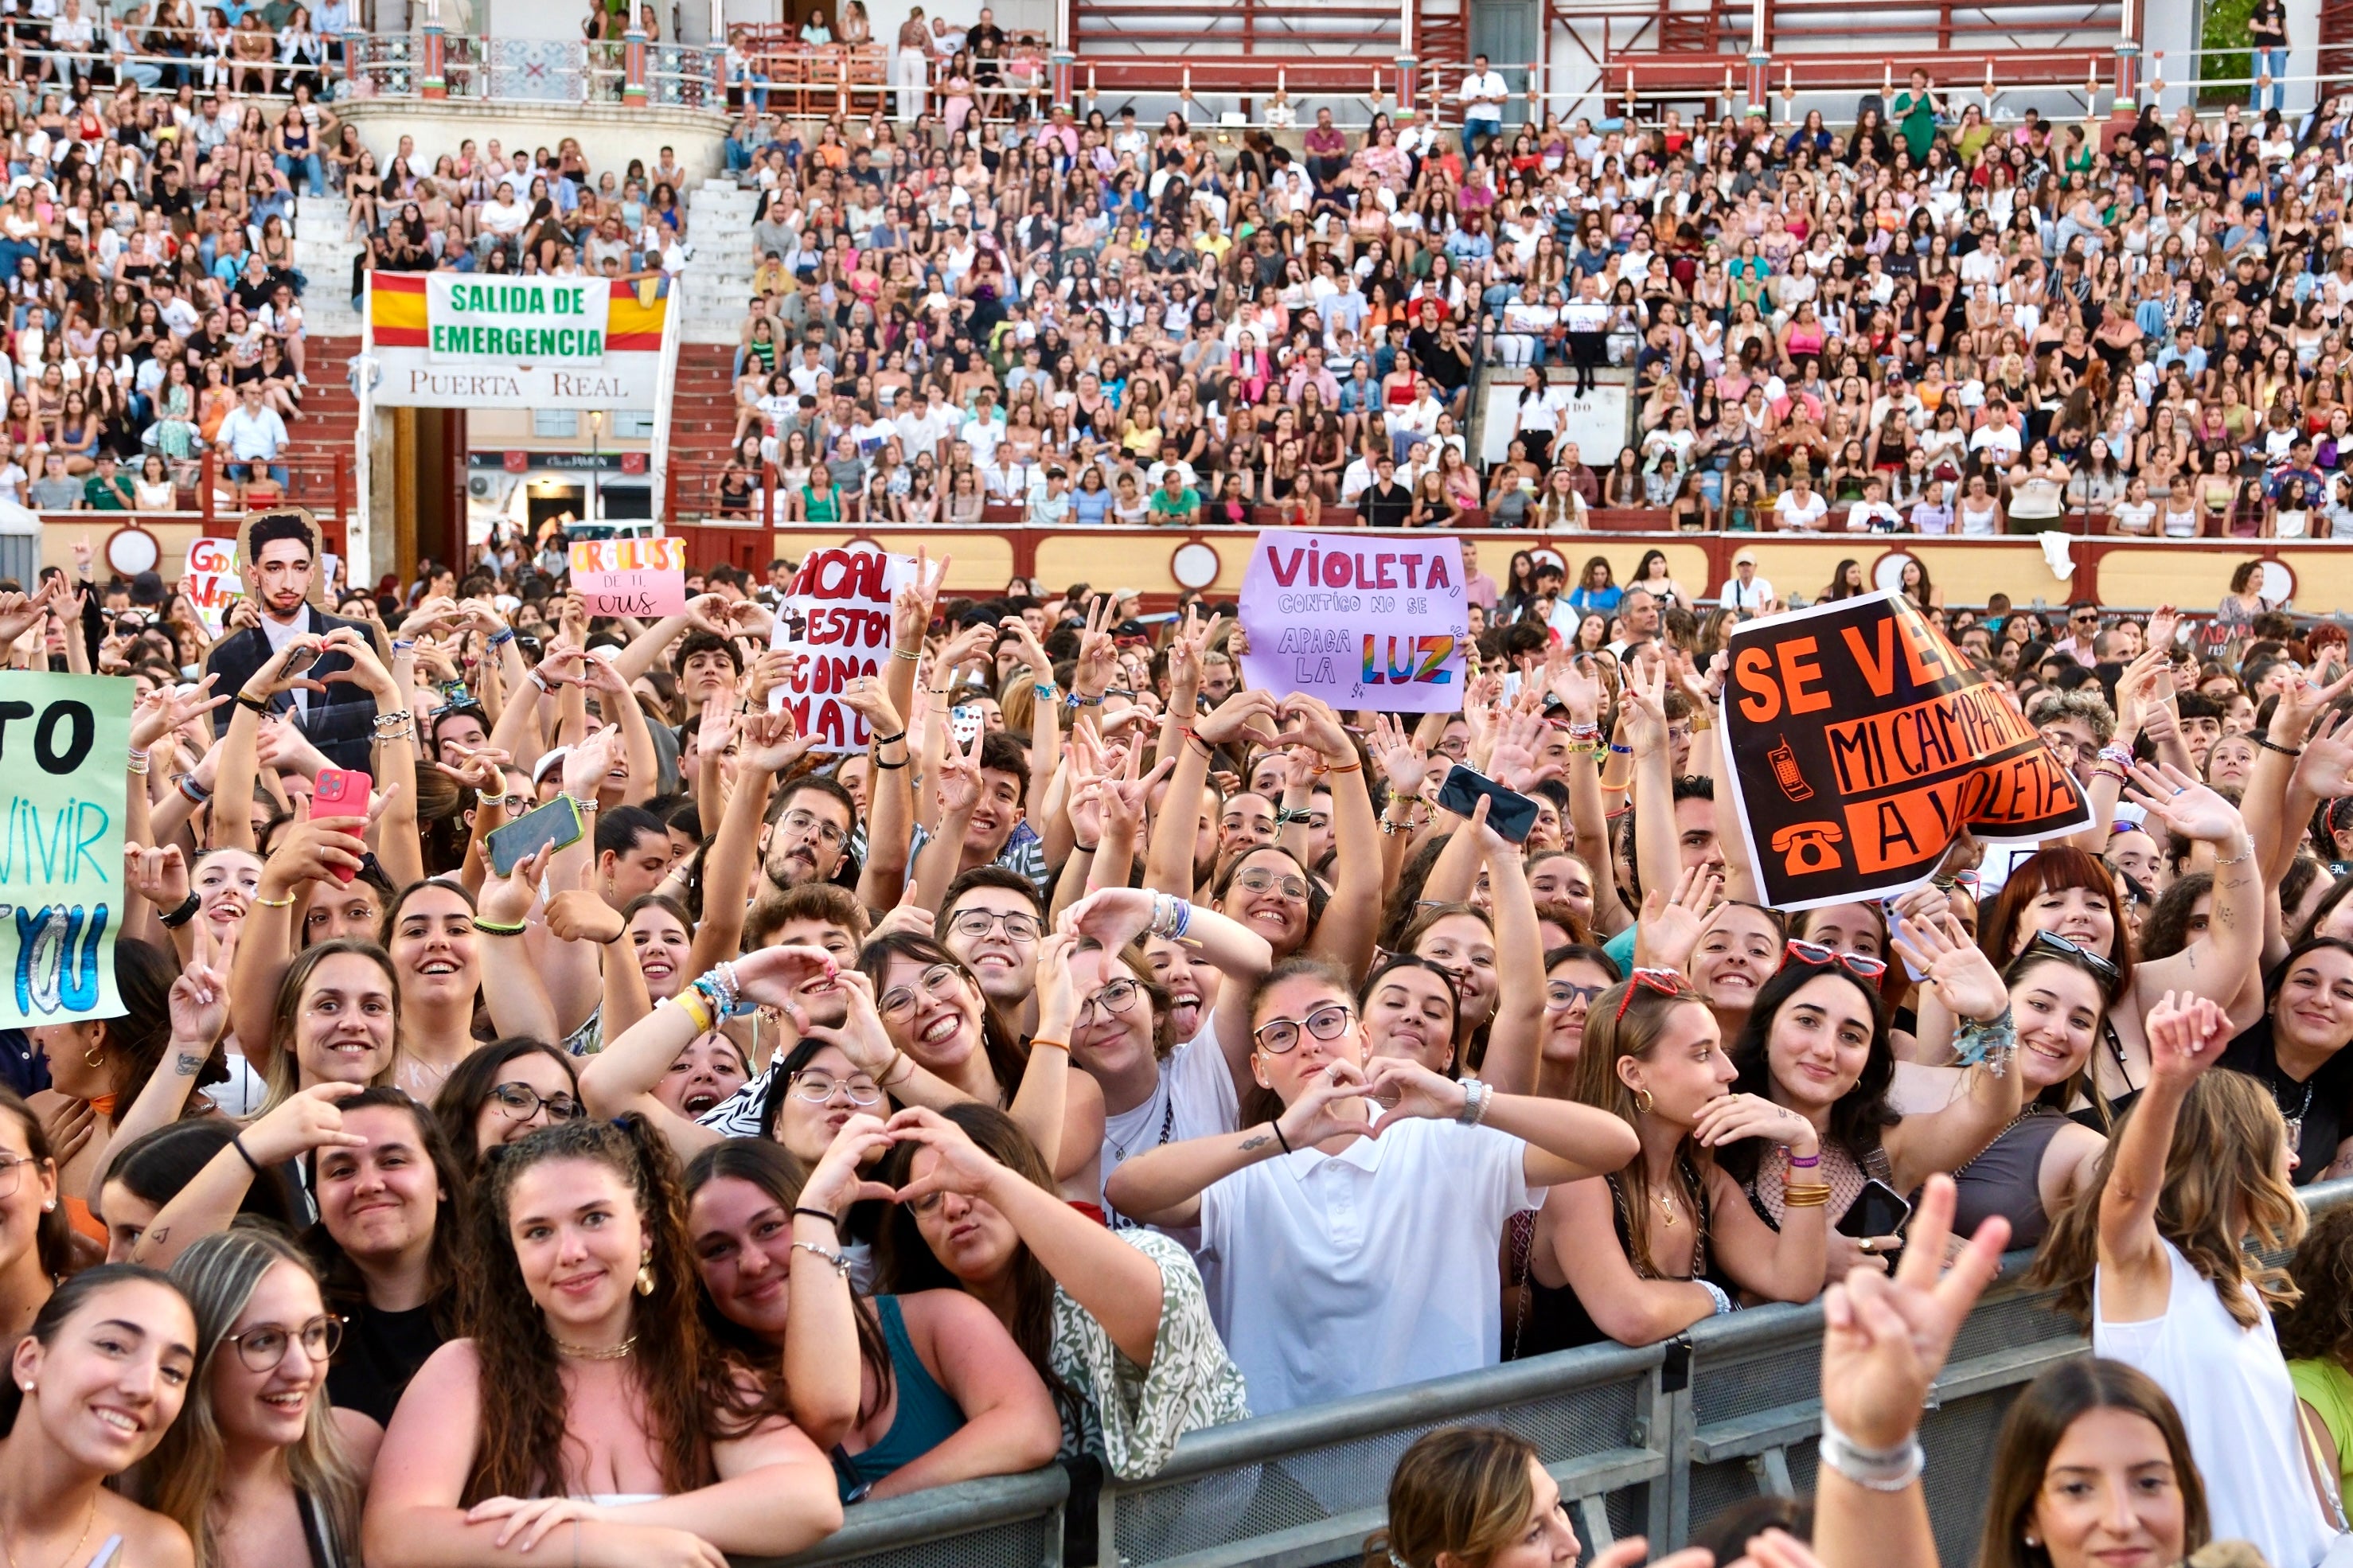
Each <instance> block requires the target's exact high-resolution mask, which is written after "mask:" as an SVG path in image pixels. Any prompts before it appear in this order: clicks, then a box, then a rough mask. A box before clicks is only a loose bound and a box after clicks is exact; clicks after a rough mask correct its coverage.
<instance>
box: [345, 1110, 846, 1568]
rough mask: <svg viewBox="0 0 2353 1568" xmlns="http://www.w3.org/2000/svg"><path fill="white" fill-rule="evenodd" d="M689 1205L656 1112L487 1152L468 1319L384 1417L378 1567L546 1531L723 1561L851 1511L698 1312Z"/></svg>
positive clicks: (508, 1543) (471, 1551)
mask: <svg viewBox="0 0 2353 1568" xmlns="http://www.w3.org/2000/svg"><path fill="white" fill-rule="evenodd" d="M684 1212H685V1211H684V1200H683V1199H682V1197H681V1194H680V1192H679V1186H678V1179H677V1177H676V1175H675V1174H674V1173H673V1171H672V1166H671V1163H670V1150H669V1148H668V1147H667V1145H665V1144H664V1143H663V1142H662V1140H661V1136H660V1134H659V1132H657V1131H655V1130H654V1129H653V1128H652V1127H651V1126H650V1125H649V1124H648V1123H647V1122H646V1121H644V1119H643V1118H640V1117H634V1116H632V1117H625V1118H623V1119H622V1120H621V1121H617V1122H610V1123H598V1122H589V1121H568V1122H565V1123H564V1124H563V1125H561V1126H557V1127H550V1128H547V1129H545V1130H543V1131H539V1132H535V1133H533V1134H532V1135H531V1136H530V1137H529V1138H526V1139H524V1140H523V1141H522V1142H520V1143H516V1144H512V1145H509V1146H507V1147H506V1148H504V1149H502V1150H501V1152H499V1153H498V1154H497V1155H496V1156H495V1157H494V1158H493V1159H492V1161H491V1166H490V1173H489V1179H488V1181H487V1182H486V1184H485V1189H484V1191H483V1193H482V1194H481V1202H480V1208H479V1210H478V1211H477V1215H476V1223H475V1226H474V1248H475V1257H474V1263H473V1268H472V1269H471V1271H470V1277H469V1279H468V1280H467V1289H466V1299H467V1312H466V1319H467V1322H468V1324H469V1326H470V1328H471V1329H472V1331H473V1332H472V1333H471V1335H470V1337H468V1338H466V1339H462V1340H455V1341H452V1342H449V1343H448V1344H447V1345H444V1346H443V1347H442V1348H441V1349H440V1350H439V1351H438V1352H435V1353H434V1356H433V1359H432V1360H431V1361H429V1362H427V1363H426V1365H425V1368H424V1370H423V1371H421V1372H419V1373H417V1379H416V1381H415V1382H414V1383H412V1384H410V1386H409V1392H408V1394H407V1395H406V1397H405V1398H404V1399H403V1400H402V1401H401V1408H400V1413H399V1414H398V1415H395V1416H394V1417H393V1423H392V1428H391V1430H390V1431H388V1432H387V1433H385V1445H384V1448H383V1451H382V1453H381V1454H380V1455H379V1457H378V1459H377V1463H376V1473H375V1482H374V1484H373V1486H372V1488H371V1489H370V1495H369V1499H368V1509H367V1515H366V1518H365V1521H364V1523H363V1526H362V1536H363V1542H364V1550H365V1552H366V1556H367V1560H368V1562H369V1563H372V1564H378V1565H381V1568H425V1565H427V1564H443V1563H460V1562H464V1563H480V1562H484V1561H502V1560H505V1558H506V1556H507V1554H509V1553H513V1554H514V1555H515V1557H516V1558H517V1560H522V1553H526V1552H530V1551H532V1549H533V1548H534V1547H535V1546H537V1545H538V1544H540V1543H541V1542H543V1541H547V1542H549V1547H550V1552H562V1551H565V1549H567V1548H568V1550H569V1553H570V1555H571V1556H572V1557H573V1558H574V1560H575V1561H576V1562H579V1563H583V1564H596V1565H599V1568H603V1565H606V1564H610V1565H612V1568H625V1565H632V1564H639V1563H680V1564H686V1563H694V1564H702V1563H708V1564H711V1565H712V1568H718V1565H719V1563H720V1562H721V1554H722V1553H726V1552H734V1553H741V1554H744V1555H747V1556H784V1555H786V1554H789V1553H791V1552H797V1551H799V1550H801V1549H802V1548H803V1547H805V1546H807V1545H809V1544H810V1543H811V1542H815V1541H817V1540H818V1539H820V1538H821V1537H823V1536H825V1535H827V1534H828V1533H830V1532H831V1531H834V1530H836V1529H838V1528H839V1525H840V1522H841V1507H840V1504H839V1502H838V1501H837V1500H835V1497H834V1484H833V1478H832V1476H831V1474H830V1472H829V1471H828V1467H827V1465H826V1462H825V1459H824V1458H823V1457H822V1456H820V1455H819V1454H818V1452H817V1450H816V1448H815V1447H813V1446H812V1445H811V1444H810V1442H809V1440H808V1439H807V1437H806V1436H803V1435H802V1434H801V1433H800V1431H799V1430H798V1429H797V1428H796V1427H794V1426H792V1425H791V1424H790V1422H788V1421H786V1419H784V1417H783V1416H782V1415H780V1414H778V1413H777V1412H776V1410H775V1409H773V1408H772V1406H771V1405H770V1402H769V1400H768V1398H767V1397H766V1395H765V1394H764V1392H763V1389H762V1384H761V1381H760V1379H759V1378H758V1377H757V1376H756V1375H755V1374H754V1373H752V1371H751V1369H750V1368H748V1367H746V1366H744V1364H743V1363H740V1362H738V1361H735V1360H734V1359H733V1358H732V1357H730V1356H729V1355H728V1354H726V1353H725V1352H723V1351H722V1350H721V1349H720V1347H719V1346H718V1345H717V1344H716V1343H714V1342H713V1341H712V1337H711V1334H710V1331H709V1330H708V1329H707V1328H706V1327H705V1326H704V1323H703V1320H702V1315H701V1313H700V1311H699V1310H697V1309H698V1305H699V1302H698V1296H699V1291H698V1289H697V1282H696V1274H695V1268H694V1260H693V1258H692V1256H691V1249H690V1248H689V1247H688V1245H687V1240H686V1226H685V1219H684ZM818 1261H819V1262H822V1261H823V1260H822V1259H820V1260H818ZM567 1537H568V1538H569V1539H568V1540H567V1539H566V1538H567ZM551 1538H552V1539H551Z"/></svg>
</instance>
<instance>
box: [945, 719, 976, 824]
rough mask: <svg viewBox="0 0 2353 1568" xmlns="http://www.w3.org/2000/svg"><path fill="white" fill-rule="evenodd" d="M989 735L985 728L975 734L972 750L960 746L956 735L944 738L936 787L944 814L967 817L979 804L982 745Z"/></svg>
mask: <svg viewBox="0 0 2353 1568" xmlns="http://www.w3.org/2000/svg"><path fill="white" fill-rule="evenodd" d="M987 738H988V736H987V731H986V730H983V731H978V732H976V733H975V734H974V736H973V738H972V745H971V747H970V748H969V749H965V748H960V747H958V746H957V744H956V741H955V736H954V735H949V736H947V737H945V738H944V739H945V743H944V745H942V746H941V748H940V767H939V775H940V776H939V781H938V783H937V784H936V785H935V786H934V790H935V795H934V798H935V799H937V801H938V802H939V807H940V814H941V816H944V817H945V816H970V815H971V813H972V811H973V808H974V807H976V806H977V805H979V804H980V790H981V782H980V747H981V742H983V741H985V740H987Z"/></svg>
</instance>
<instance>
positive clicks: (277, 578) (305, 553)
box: [205, 507, 391, 773]
mask: <svg viewBox="0 0 2353 1568" xmlns="http://www.w3.org/2000/svg"><path fill="white" fill-rule="evenodd" d="M245 534H246V540H245V549H244V551H243V552H242V554H243V562H242V565H241V570H242V571H243V573H244V576H245V591H246V593H247V595H248V596H249V597H250V598H251V599H252V600H253V605H254V608H255V609H256V610H257V611H259V616H258V621H259V624H258V625H255V626H248V627H247V628H246V629H245V630H243V631H241V632H237V633H236V634H235V635H233V636H230V637H223V638H222V639H221V640H220V641H219V642H218V643H217V644H216V645H214V647H213V651H212V657H211V658H208V659H206V661H205V668H206V671H207V672H209V673H211V674H213V675H215V676H217V677H218V678H219V679H216V681H215V682H214V683H213V690H214V691H216V692H227V693H230V694H232V695H233V694H235V693H236V692H237V691H239V690H241V689H243V688H244V686H245V683H246V682H247V681H248V680H249V679H252V678H253V674H254V672H255V671H256V670H258V669H259V668H261V667H262V665H263V664H265V663H267V662H268V661H269V656H270V655H271V654H273V653H275V652H276V651H277V650H278V649H279V648H281V647H284V646H285V645H286V643H287V641H288V639H289V638H291V637H301V636H305V635H308V636H311V637H324V636H325V635H326V634H327V633H329V632H332V631H334V630H336V629H337V628H338V627H342V626H350V627H352V628H353V629H354V630H356V631H358V632H359V633H360V634H361V635H362V636H364V637H367V638H368V639H369V640H370V641H371V642H373V643H375V646H376V651H377V654H378V656H379V657H381V658H384V660H385V663H386V664H387V665H389V664H390V663H391V654H390V651H389V650H388V649H386V648H385V646H384V637H383V635H382V632H381V629H380V628H379V627H377V626H375V625H374V624H373V623H370V622H367V621H347V620H344V619H342V618H341V617H339V616H331V615H328V614H327V613H326V612H325V611H324V610H322V609H320V608H319V607H318V605H314V604H312V603H311V584H312V582H313V578H314V574H316V572H317V570H318V563H319V533H318V527H317V525H316V524H315V523H313V522H312V521H311V514H310V513H309V512H307V511H305V510H302V509H301V507H280V508H273V509H271V510H267V511H260V512H256V513H254V514H252V515H251V516H250V517H248V519H247V520H246V526H245ZM351 667H352V661H351V659H350V658H349V657H348V656H346V655H344V654H341V653H334V652H330V653H329V654H328V655H327V656H326V657H325V658H322V659H320V660H319V662H318V663H317V664H316V665H314V666H312V667H311V669H310V670H309V671H308V672H307V673H308V674H310V675H311V677H312V678H314V679H319V680H323V681H325V682H327V689H325V690H324V691H307V690H296V691H284V692H280V693H279V694H278V695H277V696H276V697H273V698H272V699H270V708H271V710H272V711H274V712H280V713H282V712H286V711H288V710H291V711H292V712H293V714H294V721H295V722H296V723H297V724H299V725H300V726H301V730H302V733H303V734H304V735H305V736H306V737H307V738H308V739H309V740H310V742H311V744H312V745H314V746H316V747H317V748H318V749H319V750H320V752H322V753H323V754H324V755H325V757H326V758H327V760H328V761H329V762H331V763H333V764H334V765H335V766H337V767H339V768H348V769H354V770H357V771H359V772H363V773H364V772H366V771H367V770H368V768H369V767H370V765H371V750H370V747H371V743H372V742H373V740H374V737H375V698H373V697H371V696H370V695H368V691H367V689H366V688H365V687H364V686H358V685H354V684H353V683H351V682H348V681H337V680H336V679H334V677H335V676H336V675H337V674H339V673H341V672H343V671H344V670H348V669H350V668H351ZM230 711H231V708H230V706H229V705H227V704H223V705H222V706H221V707H219V708H217V709H216V710H214V711H213V732H214V733H215V734H218V733H220V732H222V731H226V730H227V728H228V718H229V713H230Z"/></svg>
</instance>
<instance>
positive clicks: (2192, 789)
mask: <svg viewBox="0 0 2353 1568" xmlns="http://www.w3.org/2000/svg"><path fill="white" fill-rule="evenodd" d="M2133 782H2134V784H2137V786H2138V787H2137V788H2135V789H2132V790H2129V791H2127V792H2126V798H2128V799H2129V800H2131V802H2132V803H2133V804H2134V805H2137V806H2139V807H2141V808H2142V809H2143V810H2145V811H2147V813H2148V814H2149V815H2150V816H2154V817H2156V818H2157V819H2158V821H2160V822H2162V823H2164V824H2165V826H2168V827H2170V828H2171V829H2173V831H2174V832H2176V833H2179V834H2180V835H2181V836H2182V837H2184V838H2196V839H2200V840H2202V841H2203V842H2205V843H2208V844H2227V843H2229V842H2230V841H2231V839H2232V837H2233V836H2234V835H2236V834H2239V833H2242V832H2244V831H2245V830H2246V823H2245V822H2244V820H2242V818H2241V817H2240V816H2239V808H2238V807H2237V806H2235V805H2232V804H2231V803H2230V802H2229V801H2227V800H2224V799H2223V798H2222V797H2221V795H2216V794H2215V793H2214V792H2213V791H2212V790H2211V789H2209V788H2207V787H2206V786H2205V785H2204V784H2200V783H2199V782H2198V781H2197V780H2196V779H2195V778H2192V777H2191V776H2190V775H2189V774H2188V773H2183V772H2182V771H2181V770H2180V769H2179V768H2177V767H2175V766H2173V765H2172V764H2171V763H2163V764H2159V763H2141V764H2140V766H2138V767H2137V768H2136V769H2134V770H2133Z"/></svg>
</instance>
